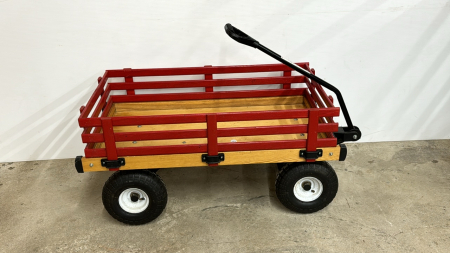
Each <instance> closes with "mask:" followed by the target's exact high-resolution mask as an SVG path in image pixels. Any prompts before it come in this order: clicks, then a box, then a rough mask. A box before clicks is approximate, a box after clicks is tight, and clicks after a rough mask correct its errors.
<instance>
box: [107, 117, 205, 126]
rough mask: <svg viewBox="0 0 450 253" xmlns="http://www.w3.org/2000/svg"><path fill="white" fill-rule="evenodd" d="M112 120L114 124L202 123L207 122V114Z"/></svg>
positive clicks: (116, 118)
mask: <svg viewBox="0 0 450 253" xmlns="http://www.w3.org/2000/svg"><path fill="white" fill-rule="evenodd" d="M112 122H113V125H114V126H133V125H161V124H182V123H202V122H206V114H178V115H160V116H133V117H131V116H130V117H114V118H112Z"/></svg>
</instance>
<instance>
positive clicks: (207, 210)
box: [0, 140, 450, 252]
mask: <svg viewBox="0 0 450 253" xmlns="http://www.w3.org/2000/svg"><path fill="white" fill-rule="evenodd" d="M348 148H349V154H348V157H347V160H346V161H345V162H332V163H331V164H332V166H333V167H334V168H335V170H336V172H337V174H338V177H339V184H340V185H339V192H338V194H337V196H336V198H335V200H334V201H333V202H332V203H331V204H330V205H329V206H328V207H326V208H325V209H323V210H322V211H319V212H317V213H314V214H307V215H302V214H297V213H293V212H291V211H289V210H287V209H286V208H284V207H283V206H282V205H281V204H280V203H279V202H278V200H277V198H276V196H275V189H274V181H275V176H276V166H275V165H246V166H229V167H215V168H206V167H205V168H183V169H164V170H160V171H159V172H158V173H159V175H160V176H161V177H162V179H163V180H164V181H165V183H166V185H167V190H168V194H169V201H168V204H167V208H166V210H165V211H164V212H163V213H162V215H161V216H160V217H159V218H158V219H156V220H155V221H153V222H151V223H149V224H146V225H142V226H128V225H124V224H122V223H120V222H118V221H116V220H114V219H113V218H111V217H110V216H109V214H108V213H107V212H106V210H105V209H104V208H103V205H102V202H101V191H102V187H103V184H104V182H105V181H106V179H107V178H108V177H109V175H110V173H109V172H107V173H106V172H103V173H102V172H97V173H85V174H77V172H76V171H75V168H74V166H73V159H66V160H51V161H36V162H19V163H0V204H1V206H0V252H449V249H450V212H449V210H448V209H449V201H450V140H443V141H411V142H390V143H363V144H350V145H348Z"/></svg>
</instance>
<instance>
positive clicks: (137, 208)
mask: <svg viewBox="0 0 450 253" xmlns="http://www.w3.org/2000/svg"><path fill="white" fill-rule="evenodd" d="M149 203H150V199H149V198H148V196H147V193H145V192H144V191H143V190H141V189H138V188H128V189H126V190H124V191H123V192H122V193H121V194H120V196H119V205H120V207H121V208H122V209H123V210H124V211H126V212H129V213H141V212H143V211H144V210H145V209H147V207H148V205H149Z"/></svg>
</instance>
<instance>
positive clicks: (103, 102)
mask: <svg viewBox="0 0 450 253" xmlns="http://www.w3.org/2000/svg"><path fill="white" fill-rule="evenodd" d="M110 92H111V90H110V89H109V84H107V85H106V90H105V92H104V93H103V95H102V96H101V99H100V101H99V102H98V104H97V106H96V107H95V110H94V112H93V113H92V115H91V118H93V117H98V115H100V112H101V111H102V109H103V108H104V106H105V105H106V99H108V96H109V94H110Z"/></svg>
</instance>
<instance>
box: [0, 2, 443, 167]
mask: <svg viewBox="0 0 450 253" xmlns="http://www.w3.org/2000/svg"><path fill="white" fill-rule="evenodd" d="M449 13H450V3H449V1H444V0H424V1H419V0H390V1H388V0H372V1H360V0H343V1H332V0H318V1H310V0H291V1H280V0H278V1H267V0H266V1H262V0H251V1H237V0H234V1H232V0H231V1H230V0H226V1H225V0H221V1H206V0H203V1H202V0H193V1H181V0H172V1H152V0H139V1H111V0H108V1H106V0H103V1H87V0H84V1H83V0H80V1H56V0H53V1H52V0H43V1H24V0H21V1H5V0H0V36H1V37H0V78H1V82H0V87H1V91H2V95H1V97H0V101H1V106H2V110H0V122H1V124H0V161H2V162H5V161H23V160H37V159H54V158H73V157H75V156H76V155H82V154H83V148H84V145H83V144H82V143H81V137H80V134H81V130H80V129H79V127H78V125H77V117H78V115H79V112H78V108H79V107H80V106H81V105H83V104H85V103H86V102H87V99H88V97H89V96H90V94H91V93H92V91H93V89H94V87H95V86H96V79H97V77H98V76H100V75H102V74H103V72H104V70H106V69H117V68H119V69H121V68H125V67H131V68H152V67H184V66H203V65H206V64H211V65H236V64H264V63H274V62H275V61H274V60H273V59H271V58H270V57H268V56H266V55H264V54H263V53H261V52H259V51H257V50H254V49H251V48H249V47H246V46H243V45H241V44H238V43H236V42H234V41H232V40H231V39H230V38H229V37H228V36H227V35H226V34H225V32H224V30H223V26H224V25H225V23H228V22H229V23H231V24H233V25H235V26H236V27H238V28H240V29H242V30H243V31H245V32H247V33H248V34H250V35H251V36H253V37H255V38H256V39H258V40H259V41H260V42H261V43H263V44H264V45H266V46H267V47H269V48H271V49H273V50H274V51H276V52H278V53H280V54H282V55H283V56H285V58H287V59H289V60H291V61H309V62H311V65H312V67H314V68H315V69H316V70H317V74H318V76H320V77H322V78H323V79H325V80H327V81H329V82H330V83H332V84H334V85H335V86H337V87H339V88H340V89H341V91H342V93H343V95H344V98H345V100H346V103H347V106H348V107H349V111H350V114H351V116H352V119H353V121H354V124H355V125H357V126H359V127H360V128H361V129H362V132H363V138H362V141H366V142H368V141H398V140H419V139H446V138H449V137H450V133H449V132H450V131H449V126H450V117H449V116H448V115H449V111H450V89H449V88H450V74H449V70H450V59H449V57H448V56H449V53H450V32H449V31H450V17H449ZM340 122H343V120H342V119H341V120H340Z"/></svg>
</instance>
